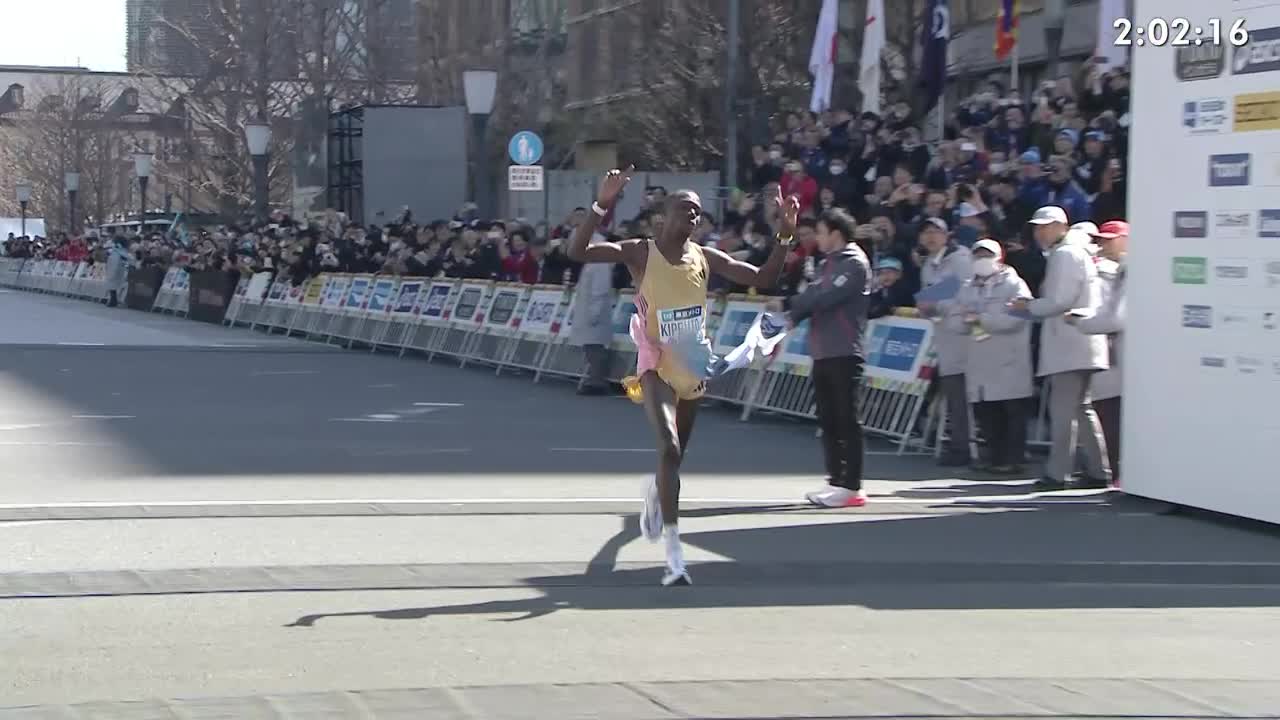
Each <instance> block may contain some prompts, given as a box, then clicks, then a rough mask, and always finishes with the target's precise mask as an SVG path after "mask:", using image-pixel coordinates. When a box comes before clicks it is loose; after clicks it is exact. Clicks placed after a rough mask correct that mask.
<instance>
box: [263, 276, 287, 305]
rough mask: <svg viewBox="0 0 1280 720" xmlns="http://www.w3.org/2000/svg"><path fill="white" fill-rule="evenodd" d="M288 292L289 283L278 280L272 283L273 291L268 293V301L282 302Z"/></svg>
mask: <svg viewBox="0 0 1280 720" xmlns="http://www.w3.org/2000/svg"><path fill="white" fill-rule="evenodd" d="M288 292H289V283H287V282H285V281H284V280H276V281H275V282H273V283H271V290H270V291H269V292H268V293H267V300H268V301H269V302H280V301H281V300H283V299H284V297H285V295H286V294H287V293H288Z"/></svg>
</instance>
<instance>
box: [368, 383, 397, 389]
mask: <svg viewBox="0 0 1280 720" xmlns="http://www.w3.org/2000/svg"><path fill="white" fill-rule="evenodd" d="M395 386H396V385H395V383H383V384H381V385H370V386H369V389H371V390H386V389H387V388H393V387H395Z"/></svg>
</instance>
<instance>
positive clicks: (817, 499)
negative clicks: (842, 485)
mask: <svg viewBox="0 0 1280 720" xmlns="http://www.w3.org/2000/svg"><path fill="white" fill-rule="evenodd" d="M836 490H837V488H836V487H834V486H832V485H824V486H823V487H822V488H821V489H819V490H813V491H810V492H807V493H805V494H804V499H805V500H807V501H808V502H809V504H811V505H822V498H824V497H826V496H827V495H830V494H831V493H833V492H835V491H836Z"/></svg>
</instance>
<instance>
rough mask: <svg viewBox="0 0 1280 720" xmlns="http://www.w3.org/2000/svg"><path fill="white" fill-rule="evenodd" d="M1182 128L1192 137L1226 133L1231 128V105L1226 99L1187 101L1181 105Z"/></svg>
mask: <svg viewBox="0 0 1280 720" xmlns="http://www.w3.org/2000/svg"><path fill="white" fill-rule="evenodd" d="M1238 104H1239V101H1238V100H1237V106H1238ZM1182 126H1183V127H1184V128H1186V130H1187V132H1189V133H1191V134H1192V135H1213V134H1217V133H1221V132H1226V131H1227V129H1228V128H1229V127H1231V104H1230V103H1228V102H1227V99H1226V98H1201V99H1199V100H1188V101H1186V102H1185V103H1183V104H1182Z"/></svg>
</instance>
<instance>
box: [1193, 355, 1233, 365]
mask: <svg viewBox="0 0 1280 720" xmlns="http://www.w3.org/2000/svg"><path fill="white" fill-rule="evenodd" d="M1226 366H1227V359H1226V358H1224V357H1220V356H1218V355H1201V356H1200V367H1207V368H1225V367H1226Z"/></svg>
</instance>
